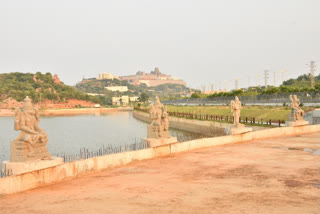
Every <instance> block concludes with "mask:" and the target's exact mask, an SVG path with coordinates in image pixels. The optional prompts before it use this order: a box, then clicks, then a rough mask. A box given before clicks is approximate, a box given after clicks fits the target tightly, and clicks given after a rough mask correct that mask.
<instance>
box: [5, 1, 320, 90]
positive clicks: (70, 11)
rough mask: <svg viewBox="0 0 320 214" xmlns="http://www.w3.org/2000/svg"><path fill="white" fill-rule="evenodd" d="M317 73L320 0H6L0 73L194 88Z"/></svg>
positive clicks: (319, 54) (243, 85) (277, 79)
mask: <svg viewBox="0 0 320 214" xmlns="http://www.w3.org/2000/svg"><path fill="white" fill-rule="evenodd" d="M310 60H315V61H316V63H317V65H318V68H317V71H316V74H319V70H320V69H319V67H320V1H319V0H220V1H217V0H194V1H191V0H157V1H156V0H101V1H98V0H86V1H84V0H82V1H81V0H50V1H49V0H20V1H19V0H0V73H8V72H16V71H19V72H37V71H40V72H42V73H46V72H51V73H53V74H58V75H59V76H60V78H61V79H62V81H64V82H65V83H67V84H71V85H74V84H75V83H76V82H78V81H80V80H81V79H82V76H85V77H86V78H88V77H96V76H98V74H99V73H103V72H108V73H112V74H114V75H120V76H121V75H130V74H134V73H135V72H136V71H138V70H142V71H146V72H149V71H150V70H153V69H154V67H156V66H157V67H159V68H160V71H161V72H162V73H165V74H170V75H173V76H175V77H178V78H181V79H183V80H185V81H186V82H187V85H188V86H192V87H199V86H200V85H206V86H208V84H215V83H217V84H219V82H221V87H222V88H224V81H227V87H228V88H229V89H230V88H231V89H233V88H234V80H235V79H236V78H239V86H240V87H247V86H248V77H250V85H252V86H253V85H255V84H256V80H255V75H259V77H258V84H264V80H263V73H264V70H265V69H269V70H271V74H270V79H269V83H270V84H273V72H276V84H277V85H278V84H279V83H280V81H281V72H280V71H281V70H282V69H283V70H285V79H288V78H292V77H297V76H298V75H300V74H303V73H307V71H308V66H307V65H306V64H308V63H309V62H310Z"/></svg>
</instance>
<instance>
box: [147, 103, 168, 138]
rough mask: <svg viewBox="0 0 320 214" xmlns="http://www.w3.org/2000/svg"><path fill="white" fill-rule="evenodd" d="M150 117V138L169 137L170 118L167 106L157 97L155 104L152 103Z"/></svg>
mask: <svg viewBox="0 0 320 214" xmlns="http://www.w3.org/2000/svg"><path fill="white" fill-rule="evenodd" d="M149 113H150V119H151V120H152V122H151V124H150V126H149V127H148V138H167V137H170V136H169V119H168V112H167V107H165V106H164V105H163V104H162V103H161V102H160V99H159V97H156V100H155V105H153V104H151V105H150V111H149Z"/></svg>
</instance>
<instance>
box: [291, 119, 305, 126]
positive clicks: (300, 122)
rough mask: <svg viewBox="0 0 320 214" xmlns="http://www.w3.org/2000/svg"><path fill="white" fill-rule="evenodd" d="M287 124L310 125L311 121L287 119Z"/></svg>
mask: <svg viewBox="0 0 320 214" xmlns="http://www.w3.org/2000/svg"><path fill="white" fill-rule="evenodd" d="M286 125H287V126H305V125H309V122H308V121H305V120H296V121H287V122H286Z"/></svg>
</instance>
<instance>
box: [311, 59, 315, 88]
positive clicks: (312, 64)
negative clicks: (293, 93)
mask: <svg viewBox="0 0 320 214" xmlns="http://www.w3.org/2000/svg"><path fill="white" fill-rule="evenodd" d="M309 66H310V82H311V88H314V71H315V70H316V62H315V61H311V62H310V65H309Z"/></svg>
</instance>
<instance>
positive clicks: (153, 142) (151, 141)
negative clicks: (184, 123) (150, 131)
mask: <svg viewBox="0 0 320 214" xmlns="http://www.w3.org/2000/svg"><path fill="white" fill-rule="evenodd" d="M142 141H143V142H146V143H147V144H148V147H156V146H162V145H166V144H171V143H176V142H178V139H177V138H176V137H168V138H142Z"/></svg>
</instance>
